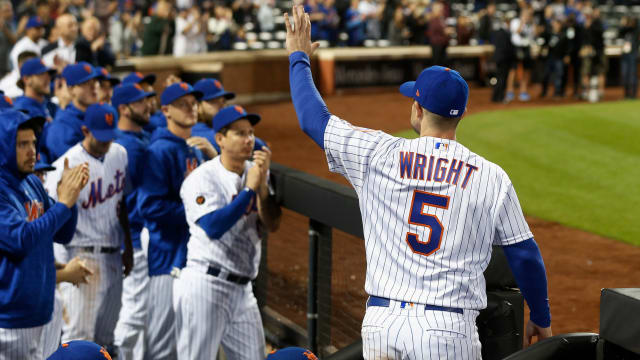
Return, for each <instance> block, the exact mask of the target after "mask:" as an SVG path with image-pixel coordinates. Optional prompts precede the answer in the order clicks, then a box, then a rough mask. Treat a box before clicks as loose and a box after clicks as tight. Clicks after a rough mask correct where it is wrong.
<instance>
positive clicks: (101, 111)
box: [84, 103, 118, 142]
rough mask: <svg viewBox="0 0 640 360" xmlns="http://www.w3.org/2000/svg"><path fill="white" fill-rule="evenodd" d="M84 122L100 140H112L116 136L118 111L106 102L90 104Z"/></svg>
mask: <svg viewBox="0 0 640 360" xmlns="http://www.w3.org/2000/svg"><path fill="white" fill-rule="evenodd" d="M84 124H85V126H86V127H87V129H89V131H91V135H93V137H94V138H96V139H97V140H98V141H102V142H107V141H111V140H113V139H115V138H116V133H117V131H116V126H117V124H118V112H117V111H116V109H114V108H113V106H111V105H108V104H105V103H101V104H93V105H89V107H88V108H87V111H86V112H85V114H84Z"/></svg>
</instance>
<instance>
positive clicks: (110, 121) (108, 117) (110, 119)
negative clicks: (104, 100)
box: [104, 113, 113, 126]
mask: <svg viewBox="0 0 640 360" xmlns="http://www.w3.org/2000/svg"><path fill="white" fill-rule="evenodd" d="M104 121H105V122H106V123H107V125H109V126H113V114H111V113H106V114H104Z"/></svg>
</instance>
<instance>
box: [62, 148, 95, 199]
mask: <svg viewBox="0 0 640 360" xmlns="http://www.w3.org/2000/svg"><path fill="white" fill-rule="evenodd" d="M88 181H89V164H87V163H83V164H80V165H78V166H76V167H74V168H70V167H69V160H68V159H67V158H65V159H64V170H63V171H62V177H61V179H60V182H59V183H58V189H57V190H58V201H60V202H61V203H63V204H65V205H66V206H67V207H68V208H72V207H73V205H74V204H75V203H76V201H77V200H78V196H79V195H80V191H82V189H83V188H84V187H85V186H86V185H87V182H88Z"/></svg>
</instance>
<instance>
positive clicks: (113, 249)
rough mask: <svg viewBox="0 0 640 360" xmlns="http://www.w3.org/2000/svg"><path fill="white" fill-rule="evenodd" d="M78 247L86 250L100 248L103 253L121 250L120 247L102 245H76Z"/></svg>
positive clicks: (92, 250)
mask: <svg viewBox="0 0 640 360" xmlns="http://www.w3.org/2000/svg"><path fill="white" fill-rule="evenodd" d="M76 249H78V250H82V251H86V252H94V251H95V250H96V249H99V252H100V253H103V254H113V253H115V252H119V251H120V248H119V247H100V246H76Z"/></svg>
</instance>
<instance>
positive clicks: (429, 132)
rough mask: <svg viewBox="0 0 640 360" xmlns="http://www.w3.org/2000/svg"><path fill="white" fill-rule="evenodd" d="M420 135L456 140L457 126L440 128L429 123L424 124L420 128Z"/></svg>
mask: <svg viewBox="0 0 640 360" xmlns="http://www.w3.org/2000/svg"><path fill="white" fill-rule="evenodd" d="M420 136H421V137H422V136H430V137H436V138H440V139H449V140H454V141H455V140H456V128H449V129H440V128H436V127H433V126H429V125H428V124H424V123H423V124H422V128H421V129H420Z"/></svg>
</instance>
